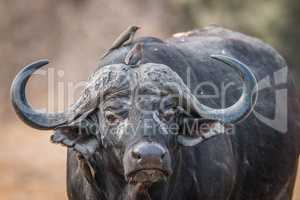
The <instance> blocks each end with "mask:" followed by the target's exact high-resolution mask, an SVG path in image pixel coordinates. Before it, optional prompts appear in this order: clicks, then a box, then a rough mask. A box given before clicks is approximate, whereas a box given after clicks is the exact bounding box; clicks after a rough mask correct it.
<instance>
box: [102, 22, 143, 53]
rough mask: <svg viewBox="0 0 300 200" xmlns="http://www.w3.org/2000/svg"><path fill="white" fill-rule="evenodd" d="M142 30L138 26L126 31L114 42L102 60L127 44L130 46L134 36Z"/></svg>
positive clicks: (130, 27)
mask: <svg viewBox="0 0 300 200" xmlns="http://www.w3.org/2000/svg"><path fill="white" fill-rule="evenodd" d="M138 29H140V27H138V26H129V27H128V28H127V29H126V30H125V31H123V32H122V33H121V34H120V35H119V37H117V39H116V40H115V41H114V42H113V44H112V46H111V47H110V49H108V50H107V51H106V52H105V53H104V55H103V56H102V58H104V57H105V56H107V55H108V54H109V53H110V52H112V51H113V50H115V49H118V48H119V47H121V46H124V45H126V44H130V43H131V42H132V40H133V38H134V35H135V33H136V31H137V30H138Z"/></svg>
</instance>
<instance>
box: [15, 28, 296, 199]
mask: <svg viewBox="0 0 300 200" xmlns="http://www.w3.org/2000/svg"><path fill="white" fill-rule="evenodd" d="M136 44H139V45H138V47H139V49H138V50H139V52H137V53H138V56H135V58H136V60H138V61H139V62H135V61H132V62H130V58H129V61H128V59H126V60H127V61H126V62H124V60H125V58H128V52H130V51H132V49H133V47H134V46H135V45H136ZM47 63H48V62H47V61H46V60H40V61H37V62H35V63H32V64H30V65H28V66H26V67H25V68H24V69H23V70H22V71H21V72H20V73H19V74H18V75H17V76H16V78H15V80H14V82H13V84H12V88H11V100H12V104H13V106H14V109H15V111H16V113H17V114H18V115H19V117H20V118H21V119H22V120H23V121H24V122H25V123H26V124H28V125H29V126H31V127H33V128H36V129H41V130H49V129H53V130H54V131H55V132H54V134H53V135H52V137H51V140H52V141H53V142H54V143H60V144H63V145H65V146H67V147H68V155H67V156H68V159H67V190H68V191H67V192H68V197H69V199H70V200H84V199H86V200H87V199H89V200H99V199H102V200H121V199H122V200H124V199H128V200H129V199H135V200H138V199H146V200H147V199H152V200H156V199H157V200H158V199H162V200H167V199H176V200H177V199H178V200H185V199H186V200H196V199H199V200H200V199H201V200H221V199H223V200H225V199H230V200H237V199H239V200H241V199H243V200H268V199H272V200H275V199H276V200H277V199H278V200H287V199H291V198H292V197H291V196H292V191H293V186H294V182H295V175H296V170H297V158H298V155H299V144H300V140H299V138H300V137H299V132H300V130H299V113H300V112H299V111H300V110H299V102H298V97H297V95H296V90H295V85H294V83H293V79H292V77H291V75H290V73H289V72H288V70H287V65H286V63H285V61H284V59H283V58H282V57H281V56H280V55H279V54H278V53H277V52H276V51H275V50H274V49H273V48H271V47H270V46H268V45H267V44H265V43H263V42H261V41H259V40H258V39H255V38H252V37H249V36H246V35H243V34H241V33H237V32H233V31H230V30H227V29H224V28H221V27H216V26H211V27H207V28H205V29H201V30H195V31H191V32H186V33H179V34H175V35H174V36H173V37H172V38H170V39H167V40H165V41H162V40H160V39H157V38H153V37H145V38H138V39H136V40H135V41H134V42H133V43H131V44H129V45H126V46H122V47H120V48H118V49H115V50H113V51H112V52H110V53H109V54H108V55H107V56H106V57H105V58H104V59H102V60H101V61H100V64H99V67H98V68H97V69H96V71H95V72H94V73H93V74H92V75H91V76H90V78H89V79H88V81H87V85H86V87H85V89H84V91H83V93H82V95H81V96H80V98H79V99H78V100H77V101H76V102H75V103H74V104H73V105H72V106H71V107H69V108H68V109H67V110H65V111H64V112H61V113H40V112H38V111H36V110H34V109H33V108H32V107H31V106H30V105H29V104H28V103H27V100H26V97H25V87H26V83H27V81H28V79H29V77H30V76H31V75H32V73H33V72H34V71H36V70H37V69H39V68H40V67H42V66H44V65H46V64H47ZM220 88H221V89H220ZM217 91H220V92H218V94H217ZM223 97H224V98H223ZM277 119H279V120H277ZM276 120H277V121H276ZM191 124H192V126H191V127H189V125H191ZM194 124H196V125H199V126H200V127H199V126H194ZM195 127H196V128H195ZM202 127H205V128H204V129H203V130H202ZM229 129H230V131H228V130H229Z"/></svg>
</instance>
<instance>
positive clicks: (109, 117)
mask: <svg viewBox="0 0 300 200" xmlns="http://www.w3.org/2000/svg"><path fill="white" fill-rule="evenodd" d="M104 117H105V121H106V122H107V124H109V125H115V124H117V123H119V122H120V120H121V117H120V116H119V115H117V114H116V113H114V112H111V111H106V112H105V114H104Z"/></svg>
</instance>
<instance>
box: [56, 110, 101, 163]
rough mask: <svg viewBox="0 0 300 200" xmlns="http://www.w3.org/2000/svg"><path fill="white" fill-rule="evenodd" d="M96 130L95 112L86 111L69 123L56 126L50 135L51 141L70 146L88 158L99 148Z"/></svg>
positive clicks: (96, 119)
mask: <svg viewBox="0 0 300 200" xmlns="http://www.w3.org/2000/svg"><path fill="white" fill-rule="evenodd" d="M97 131H98V118H97V115H96V112H86V113H85V114H83V115H82V116H80V117H79V118H78V119H77V120H75V121H73V122H71V123H70V124H68V125H65V126H63V127H58V128H57V129H56V130H55V131H54V134H53V135H52V136H51V141H52V142H53V143H56V144H62V145H63V146H66V147H68V148H72V149H74V150H75V151H76V152H78V153H80V154H81V155H82V156H83V157H84V158H86V159H88V158H90V157H91V156H92V155H93V154H94V153H95V151H96V150H97V148H99V142H98V140H97V137H96V136H97V134H98V133H97Z"/></svg>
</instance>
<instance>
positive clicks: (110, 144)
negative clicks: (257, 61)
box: [11, 55, 257, 185]
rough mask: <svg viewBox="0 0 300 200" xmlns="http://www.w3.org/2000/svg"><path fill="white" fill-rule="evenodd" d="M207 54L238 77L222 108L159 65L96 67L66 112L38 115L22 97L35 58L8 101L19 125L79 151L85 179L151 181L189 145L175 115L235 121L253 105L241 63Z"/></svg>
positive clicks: (249, 78)
mask: <svg viewBox="0 0 300 200" xmlns="http://www.w3.org/2000/svg"><path fill="white" fill-rule="evenodd" d="M212 58H213V59H216V60H218V61H221V62H223V63H225V64H227V65H228V66H230V67H232V68H233V69H234V70H235V71H236V72H238V73H239V74H240V76H241V78H242V80H243V92H242V95H241V97H240V98H239V100H238V101H237V102H236V103H235V104H233V105H232V106H230V107H228V108H224V109H214V108H211V107H208V106H206V105H204V104H202V103H201V102H199V100H198V99H197V98H196V97H195V96H194V95H193V94H192V92H191V91H190V89H189V88H188V87H187V86H186V84H185V83H184V82H183V80H182V79H181V78H180V76H179V75H178V74H177V73H175V72H174V71H173V70H172V69H171V68H170V67H168V66H166V65H163V64H159V63H144V64H140V65H139V66H130V65H125V64H113V65H107V66H104V67H102V68H100V69H99V70H97V71H96V72H95V73H94V74H92V76H91V77H90V78H89V80H88V82H87V85H86V87H85V89H84V91H83V93H82V95H81V96H80V98H79V99H78V100H77V101H76V102H75V103H74V104H73V105H72V106H70V107H69V108H68V109H67V110H65V111H64V112H61V113H41V112H38V111H36V110H35V109H33V108H32V107H31V106H30V105H29V104H28V102H27V100H26V97H25V87H26V83H27V81H28V79H29V77H30V76H31V75H32V74H33V72H34V71H36V70H37V69H39V68H40V67H42V66H44V65H46V64H47V63H48V62H47V61H46V60H41V61H37V62H35V63H32V64H30V65H28V66H26V67H25V68H24V69H23V70H22V71H21V72H20V73H19V74H18V75H17V76H16V78H15V80H14V82H13V84H12V88H11V100H12V104H13V106H14V108H15V110H16V112H17V114H18V115H19V117H20V118H21V119H22V120H23V121H24V122H25V123H27V124H28V125H29V126H31V127H33V128H37V129H43V130H45V129H54V130H55V132H56V133H55V134H54V136H53V137H52V140H53V141H54V142H58V143H63V144H64V145H67V146H68V147H71V148H73V149H75V150H76V151H77V152H78V153H79V154H81V155H82V156H83V158H84V159H85V160H86V161H87V162H89V166H90V168H92V169H91V171H93V173H92V178H91V179H93V178H95V179H97V181H99V180H101V179H103V178H105V177H103V176H102V177H98V178H97V174H99V173H100V172H99V171H101V170H102V171H103V169H105V170H108V171H110V172H111V173H114V174H118V176H119V177H121V178H120V179H122V180H120V182H124V184H129V185H135V184H143V185H151V184H152V183H154V182H157V181H160V180H166V179H168V177H170V176H171V175H172V171H174V167H175V166H176V155H177V154H176V151H177V150H178V148H180V144H186V143H188V142H189V143H190V144H194V143H195V141H196V142H197V139H198V138H195V137H193V134H192V133H189V134H182V125H183V119H185V118H189V119H199V118H200V119H203V120H206V121H210V122H216V121H218V122H220V123H221V124H222V123H235V122H238V121H239V120H241V119H243V118H244V117H245V116H247V115H248V114H249V113H250V111H251V109H252V108H253V105H254V103H253V102H255V98H254V99H253V97H252V92H253V91H254V90H255V89H256V87H257V82H256V79H255V77H254V75H253V74H252V72H251V71H250V70H249V68H248V67H247V66H245V65H244V64H243V63H241V62H239V61H238V60H235V59H233V58H230V57H227V56H220V55H215V56H212ZM95 156H96V157H98V159H94V157H95ZM104 175H105V174H104ZM97 181H96V182H97Z"/></svg>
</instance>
